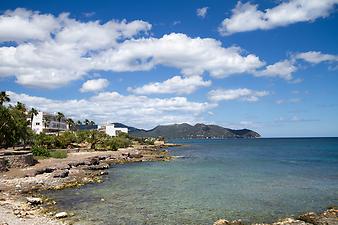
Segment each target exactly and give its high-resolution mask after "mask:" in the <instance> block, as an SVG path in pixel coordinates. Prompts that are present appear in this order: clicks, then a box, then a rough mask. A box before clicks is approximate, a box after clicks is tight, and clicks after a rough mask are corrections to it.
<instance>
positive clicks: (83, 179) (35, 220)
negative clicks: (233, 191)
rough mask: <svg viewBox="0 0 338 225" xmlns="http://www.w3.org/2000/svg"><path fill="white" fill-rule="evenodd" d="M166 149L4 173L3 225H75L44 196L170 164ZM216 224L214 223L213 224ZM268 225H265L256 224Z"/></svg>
mask: <svg viewBox="0 0 338 225" xmlns="http://www.w3.org/2000/svg"><path fill="white" fill-rule="evenodd" d="M168 146H172V145H162V146H146V145H140V146H135V147H131V148H126V149H119V150H118V151H81V152H72V153H69V154H68V157H67V158H66V159H44V160H40V161H39V163H38V164H36V165H34V166H30V167H26V168H12V169H10V170H9V171H7V172H2V173H0V225H14V224H15V225H40V224H44V225H64V224H72V220H71V218H72V216H73V215H72V214H70V213H68V212H62V211H59V209H58V208H57V207H56V202H55V201H53V200H52V199H48V198H46V197H45V196H43V195H42V194H41V191H43V190H60V189H64V188H75V187H80V186H82V185H85V184H88V183H93V182H102V181H103V180H104V175H106V174H108V171H107V169H108V168H109V167H110V165H112V164H120V163H131V162H143V161H167V160H170V159H171V157H170V156H169V155H168V152H167V151H166V150H164V149H163V148H164V147H168ZM337 214H338V210H337V208H331V209H328V210H326V211H324V212H322V213H318V214H317V213H313V212H310V213H307V214H304V215H300V216H298V217H295V218H285V219H282V220H279V221H277V222H275V223H272V224H271V225H338V216H337ZM210 224H212V221H210ZM245 224H246V223H244V222H242V221H241V220H235V221H228V220H225V219H219V220H217V221H216V222H214V223H213V225H245ZM255 225H265V224H255Z"/></svg>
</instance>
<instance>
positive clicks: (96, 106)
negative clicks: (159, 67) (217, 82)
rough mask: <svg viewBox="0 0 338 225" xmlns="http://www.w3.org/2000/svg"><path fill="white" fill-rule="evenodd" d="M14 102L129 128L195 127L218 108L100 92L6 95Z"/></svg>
mask: <svg viewBox="0 0 338 225" xmlns="http://www.w3.org/2000/svg"><path fill="white" fill-rule="evenodd" d="M7 93H8V94H9V96H10V98H11V102H16V101H20V102H23V103H25V104H26V105H27V106H29V107H34V108H37V109H39V110H42V111H47V112H58V111H60V112H64V113H65V114H66V116H68V117H73V118H74V119H85V118H88V119H91V120H94V121H96V122H98V123H102V122H108V121H110V122H116V121H118V122H123V123H126V124H129V125H133V126H138V127H141V128H142V127H144V128H152V127H153V126H155V125H158V124H169V123H182V122H189V123H196V122H198V121H201V120H203V119H202V115H201V114H202V113H203V112H207V111H209V110H210V109H211V108H213V107H215V106H216V104H214V103H207V102H191V101H188V99H187V98H185V97H174V98H163V99H161V98H148V97H145V96H135V95H121V94H119V93H117V92H101V93H99V94H97V95H95V96H93V97H91V98H88V99H69V100H52V99H48V98H44V97H36V96H29V95H27V94H18V93H15V92H11V91H8V92H7Z"/></svg>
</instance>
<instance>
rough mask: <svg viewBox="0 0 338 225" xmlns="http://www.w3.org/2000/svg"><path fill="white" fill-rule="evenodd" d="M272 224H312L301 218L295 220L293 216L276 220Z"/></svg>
mask: <svg viewBox="0 0 338 225" xmlns="http://www.w3.org/2000/svg"><path fill="white" fill-rule="evenodd" d="M272 225H311V224H310V223H306V222H304V221H301V220H295V219H292V218H286V219H283V220H281V221H279V222H275V223H273V224H272Z"/></svg>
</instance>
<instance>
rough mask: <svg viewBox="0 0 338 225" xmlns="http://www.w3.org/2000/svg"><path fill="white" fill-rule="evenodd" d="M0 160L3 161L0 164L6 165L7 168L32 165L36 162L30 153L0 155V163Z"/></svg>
mask: <svg viewBox="0 0 338 225" xmlns="http://www.w3.org/2000/svg"><path fill="white" fill-rule="evenodd" d="M1 161H4V162H3V163H2V164H3V165H6V166H7V168H25V167H28V166H34V165H35V164H36V163H37V161H36V160H35V159H34V157H33V154H32V153H27V154H22V155H4V156H1V157H0V164H1ZM0 167H1V166H0ZM0 171H1V170H0Z"/></svg>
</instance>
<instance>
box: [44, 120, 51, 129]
mask: <svg viewBox="0 0 338 225" xmlns="http://www.w3.org/2000/svg"><path fill="white" fill-rule="evenodd" d="M43 123H44V125H45V129H47V127H48V126H49V123H50V118H49V117H43Z"/></svg>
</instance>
